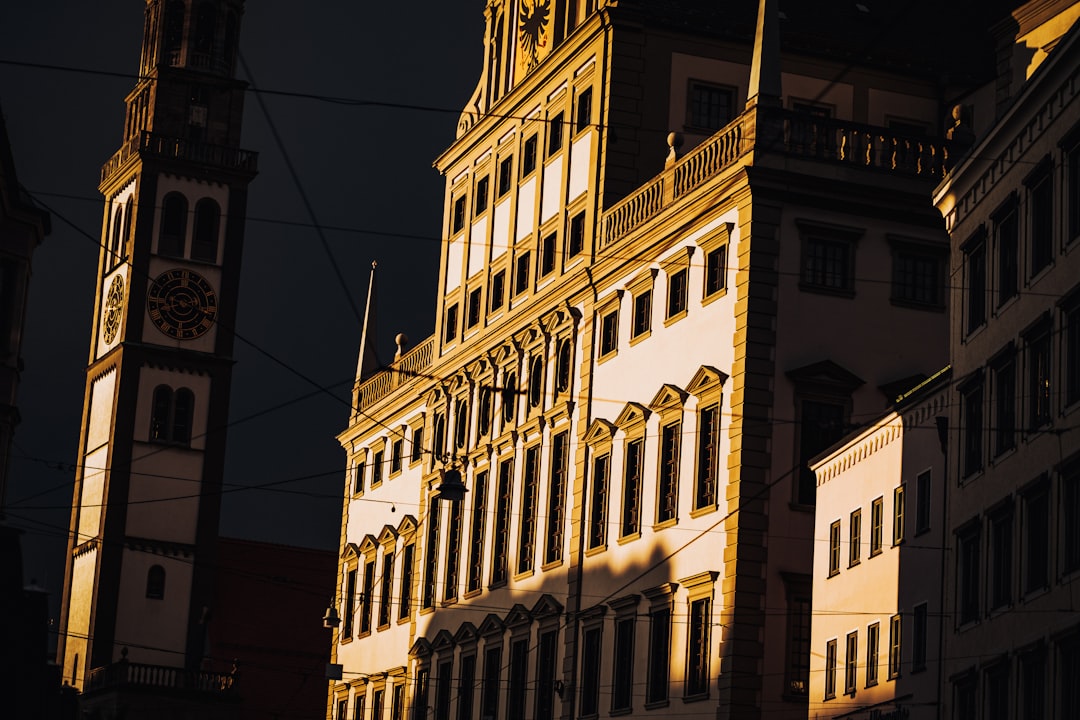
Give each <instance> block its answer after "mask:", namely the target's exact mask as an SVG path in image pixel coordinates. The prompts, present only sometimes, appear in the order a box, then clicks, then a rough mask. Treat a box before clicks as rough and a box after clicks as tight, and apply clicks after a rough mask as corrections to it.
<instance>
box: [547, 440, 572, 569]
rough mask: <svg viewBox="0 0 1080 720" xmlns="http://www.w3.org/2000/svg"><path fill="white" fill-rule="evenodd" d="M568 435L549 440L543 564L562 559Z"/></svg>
mask: <svg viewBox="0 0 1080 720" xmlns="http://www.w3.org/2000/svg"><path fill="white" fill-rule="evenodd" d="M568 441H569V433H568V432H561V433H559V434H557V435H555V436H554V437H553V438H552V439H551V483H550V485H549V487H548V514H547V545H546V547H545V550H544V563H545V564H550V563H554V562H558V561H559V560H561V559H562V550H563V523H564V522H565V520H564V517H563V508H564V497H565V496H566V461H567V457H568V455H569V453H568V447H567V445H568Z"/></svg>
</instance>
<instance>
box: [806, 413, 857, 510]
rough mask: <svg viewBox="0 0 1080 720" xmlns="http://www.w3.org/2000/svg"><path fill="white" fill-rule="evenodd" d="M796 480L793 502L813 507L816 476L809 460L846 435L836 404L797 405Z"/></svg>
mask: <svg viewBox="0 0 1080 720" xmlns="http://www.w3.org/2000/svg"><path fill="white" fill-rule="evenodd" d="M799 406H800V411H799V413H800V417H799V426H798V431H799V479H798V485H797V486H796V492H797V495H796V497H795V500H796V502H797V503H798V504H800V505H813V504H814V502H815V498H816V496H817V475H816V474H815V473H814V471H813V470H812V469H810V460H811V459H812V458H813V457H814V456H815V455H817V454H819V453H821V452H822V451H824V450H826V449H827V448H828V447H829V446H830V445H832V444H833V443H835V442H836V441H837V440H839V439H840V438H842V437H843V436H844V433H845V432H847V414H846V411H845V409H844V406H843V405H841V404H840V403H835V402H833V403H829V402H818V401H816V400H803V401H802V402H800V403H799Z"/></svg>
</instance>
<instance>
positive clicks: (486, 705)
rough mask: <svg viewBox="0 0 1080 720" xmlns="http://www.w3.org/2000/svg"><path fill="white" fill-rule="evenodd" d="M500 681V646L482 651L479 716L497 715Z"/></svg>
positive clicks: (491, 716) (490, 716) (493, 716)
mask: <svg viewBox="0 0 1080 720" xmlns="http://www.w3.org/2000/svg"><path fill="white" fill-rule="evenodd" d="M501 681H502V648H501V647H498V646H496V647H489V648H487V650H485V651H484V688H483V690H482V691H481V693H480V717H482V718H496V717H499V683H500V682H501Z"/></svg>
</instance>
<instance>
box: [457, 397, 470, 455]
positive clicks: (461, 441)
mask: <svg viewBox="0 0 1080 720" xmlns="http://www.w3.org/2000/svg"><path fill="white" fill-rule="evenodd" d="M468 440H469V404H468V403H467V402H465V400H458V401H457V406H456V407H455V409H454V446H455V447H457V448H458V449H459V450H460V449H461V448H464V447H465V443H466V442H468Z"/></svg>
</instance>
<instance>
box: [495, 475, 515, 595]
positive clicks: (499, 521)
mask: <svg viewBox="0 0 1080 720" xmlns="http://www.w3.org/2000/svg"><path fill="white" fill-rule="evenodd" d="M498 491H499V493H498V499H497V501H496V506H495V528H494V530H495V539H494V542H493V543H492V549H491V584H492V585H502V584H503V583H505V582H506V572H507V566H508V562H509V558H508V555H509V544H510V540H509V534H510V502H511V498H513V492H514V461H513V459H511V458H507V459H506V460H503V461H502V462H500V463H499V487H498Z"/></svg>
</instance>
